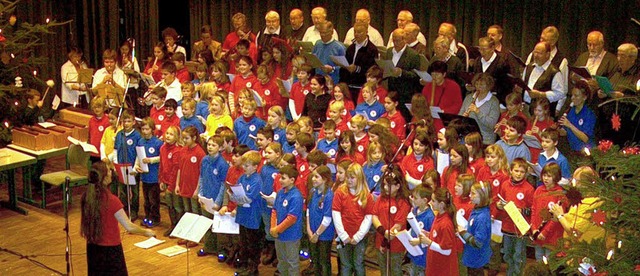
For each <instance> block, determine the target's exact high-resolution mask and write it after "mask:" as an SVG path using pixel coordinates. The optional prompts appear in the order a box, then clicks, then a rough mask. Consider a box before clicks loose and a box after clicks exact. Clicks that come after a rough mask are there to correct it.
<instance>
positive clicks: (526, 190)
mask: <svg viewBox="0 0 640 276" xmlns="http://www.w3.org/2000/svg"><path fill="white" fill-rule="evenodd" d="M500 195H501V196H502V198H504V200H506V201H507V202H509V201H513V203H514V204H515V205H516V207H518V208H519V209H521V210H524V209H526V208H531V206H532V205H533V186H531V184H529V182H527V180H526V179H525V180H522V182H520V183H519V184H517V185H514V184H513V183H512V181H511V180H509V181H506V182H505V183H502V186H501V187H500ZM496 203H497V202H496ZM523 215H524V214H523ZM524 218H525V219H526V220H527V222H529V221H530V220H531V217H530V216H524ZM498 219H500V220H501V221H502V232H507V233H511V234H516V233H518V234H519V233H520V231H519V230H518V228H516V226H515V224H513V220H511V218H510V217H509V215H507V212H506V211H504V210H498Z"/></svg>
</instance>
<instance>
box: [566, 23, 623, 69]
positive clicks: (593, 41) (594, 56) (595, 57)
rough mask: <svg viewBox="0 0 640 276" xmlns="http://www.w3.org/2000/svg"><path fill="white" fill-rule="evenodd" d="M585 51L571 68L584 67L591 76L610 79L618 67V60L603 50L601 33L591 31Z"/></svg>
mask: <svg viewBox="0 0 640 276" xmlns="http://www.w3.org/2000/svg"><path fill="white" fill-rule="evenodd" d="M587 49H588V51H586V52H584V53H582V54H580V56H579V57H578V60H576V62H575V63H574V64H573V66H576V67H580V66H584V67H586V68H587V70H588V71H589V73H590V74H591V75H597V76H603V77H607V78H611V76H613V74H614V73H615V72H616V69H617V67H618V59H617V58H616V55H614V54H613V53H611V52H608V51H606V50H605V49H604V35H603V34H602V33H601V32H599V31H592V32H590V33H589V34H588V35H587Z"/></svg>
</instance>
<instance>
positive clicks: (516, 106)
mask: <svg viewBox="0 0 640 276" xmlns="http://www.w3.org/2000/svg"><path fill="white" fill-rule="evenodd" d="M505 102H506V103H507V111H505V112H502V114H500V119H498V124H496V126H495V133H497V134H498V137H502V136H504V129H505V128H506V127H507V120H509V118H511V117H516V116H518V117H520V118H522V119H524V120H525V122H529V116H527V115H526V114H525V113H524V112H523V108H524V103H523V101H522V94H521V93H511V94H509V95H507V97H506V98H505ZM527 129H529V124H527Z"/></svg>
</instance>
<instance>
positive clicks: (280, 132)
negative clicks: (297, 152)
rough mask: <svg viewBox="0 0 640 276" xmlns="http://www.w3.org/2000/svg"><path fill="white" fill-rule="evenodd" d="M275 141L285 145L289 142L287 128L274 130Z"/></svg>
mask: <svg viewBox="0 0 640 276" xmlns="http://www.w3.org/2000/svg"><path fill="white" fill-rule="evenodd" d="M273 141H274V142H278V143H280V145H284V143H286V142H287V130H286V129H285V128H281V127H279V128H276V129H274V130H273Z"/></svg>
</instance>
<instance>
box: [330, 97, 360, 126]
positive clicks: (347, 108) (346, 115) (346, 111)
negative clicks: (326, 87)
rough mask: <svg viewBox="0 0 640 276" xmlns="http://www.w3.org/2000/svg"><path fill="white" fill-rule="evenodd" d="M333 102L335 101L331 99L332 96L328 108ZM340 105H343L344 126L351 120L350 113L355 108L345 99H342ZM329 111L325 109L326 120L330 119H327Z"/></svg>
mask: <svg viewBox="0 0 640 276" xmlns="http://www.w3.org/2000/svg"><path fill="white" fill-rule="evenodd" d="M335 101H336V100H335V99H334V98H333V94H332V95H331V101H329V107H331V104H332V103H333V102H335ZM342 104H343V105H344V109H343V110H342V121H343V122H345V124H346V122H348V121H349V120H351V111H354V110H355V109H356V107H355V106H354V105H353V102H352V101H351V100H347V99H344V100H343V101H342ZM329 111H330V109H329V108H327V120H329V119H331V118H330V117H329Z"/></svg>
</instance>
